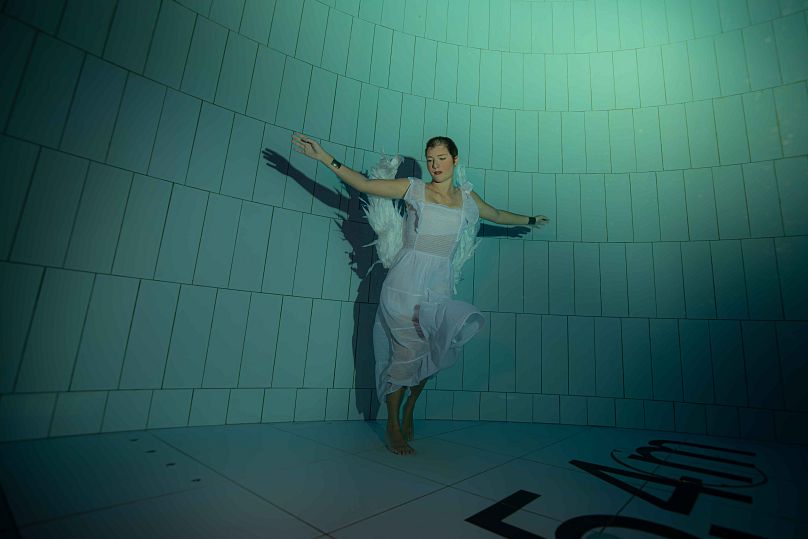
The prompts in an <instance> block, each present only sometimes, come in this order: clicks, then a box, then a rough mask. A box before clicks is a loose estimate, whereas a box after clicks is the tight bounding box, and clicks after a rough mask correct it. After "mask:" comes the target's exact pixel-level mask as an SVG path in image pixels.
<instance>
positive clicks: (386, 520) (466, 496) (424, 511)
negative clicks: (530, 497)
mask: <svg viewBox="0 0 808 539" xmlns="http://www.w3.org/2000/svg"><path fill="white" fill-rule="evenodd" d="M491 505H492V503H491V500H488V499H486V498H482V497H480V496H475V495H473V494H470V493H468V492H464V491H460V490H456V489H453V488H444V489H442V490H440V491H438V492H435V493H433V494H430V495H428V496H424V497H422V498H419V499H417V500H413V501H411V502H410V503H407V504H404V505H401V506H399V507H396V508H395V509H393V510H390V511H387V512H385V513H382V514H380V515H377V516H374V517H373V518H369V519H367V520H363V521H362V522H358V523H356V524H354V525H352V526H349V527H346V528H343V529H340V530H337V531H334V532H331V535H332V536H334V537H335V538H337V539H377V538H379V537H385V538H386V539H388V538H389V539H399V538H400V539H412V538H413V537H422V538H431V537H441V538H443V537H445V538H450V537H451V538H455V537H458V538H461V537H462V538H463V539H496V538H499V539H501V538H502V537H503V535H500V534H496V533H493V532H491V531H488V530H486V529H484V528H482V527H480V526H477V525H474V524H472V523H469V522H467V521H466V519H467V518H469V517H471V516H473V515H476V514H477V513H479V512H481V511H483V510H485V509H487V508H488V507H490V506H491ZM503 521H504V522H506V523H508V524H511V525H513V526H518V527H519V528H521V529H523V530H526V531H530V532H531V533H534V534H541V535H543V536H546V537H551V532H552V531H553V530H554V529H555V528H556V526H557V525H558V522H557V521H555V520H552V519H549V518H547V517H542V516H539V515H536V514H535V513H530V512H528V511H517V512H515V513H514V514H513V515H512V516H510V517H508V518H505V519H504V520H503Z"/></svg>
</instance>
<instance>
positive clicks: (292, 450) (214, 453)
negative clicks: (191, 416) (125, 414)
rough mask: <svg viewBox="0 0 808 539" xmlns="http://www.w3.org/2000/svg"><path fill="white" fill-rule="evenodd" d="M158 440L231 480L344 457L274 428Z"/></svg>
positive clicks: (200, 431) (190, 432) (172, 432)
mask: <svg viewBox="0 0 808 539" xmlns="http://www.w3.org/2000/svg"><path fill="white" fill-rule="evenodd" d="M155 436H157V437H159V438H160V439H162V440H164V441H165V442H166V443H168V444H170V445H172V446H174V447H177V448H178V449H180V450H182V451H184V452H186V453H187V454H189V455H190V456H192V457H193V458H195V459H198V460H199V461H200V462H203V463H205V464H206V465H208V466H210V467H212V468H214V469H215V470H217V471H219V472H221V473H223V474H225V475H227V476H229V477H240V476H241V475H242V474H251V473H256V474H263V475H271V474H272V473H273V472H274V471H275V470H277V469H281V468H286V467H289V466H294V465H299V464H305V463H307V462H313V461H316V460H323V459H327V458H331V457H333V456H335V455H340V454H342V451H340V450H338V449H335V448H333V447H328V446H325V445H323V444H319V443H317V442H315V441H312V440H307V439H306V438H302V437H300V436H295V435H294V434H290V433H288V432H284V431H282V430H279V429H276V428H274V427H273V426H270V425H226V426H221V427H201V428H181V429H166V430H160V431H156V432H155Z"/></svg>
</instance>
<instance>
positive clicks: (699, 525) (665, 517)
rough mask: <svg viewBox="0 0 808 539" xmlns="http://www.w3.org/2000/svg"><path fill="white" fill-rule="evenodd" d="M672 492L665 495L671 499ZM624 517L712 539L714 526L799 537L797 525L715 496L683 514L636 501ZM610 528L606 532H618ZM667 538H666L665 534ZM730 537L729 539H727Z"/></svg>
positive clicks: (629, 537)
mask: <svg viewBox="0 0 808 539" xmlns="http://www.w3.org/2000/svg"><path fill="white" fill-rule="evenodd" d="M670 492H671V491H670V490H668V491H666V492H664V493H662V495H663V496H664V498H663V499H667V497H668V496H669V495H670ZM620 516H627V517H633V518H638V519H642V520H645V521H648V522H656V523H658V524H661V525H663V526H668V527H671V528H674V529H677V530H681V531H683V532H687V533H690V534H692V535H693V536H694V537H708V536H710V534H709V531H710V527H711V525H713V524H715V525H719V526H724V527H728V528H732V529H735V530H739V531H742V532H746V533H751V534H754V535H758V536H760V537H778V538H779V537H795V538H796V537H798V536H797V535H795V530H796V526H795V522H793V521H788V520H785V519H780V518H774V517H770V516H766V515H763V514H761V513H758V512H755V511H750V510H749V508H748V506H747V505H746V504H743V503H738V502H727V503H725V502H723V501H720V502H719V501H716V500H715V499H714V498H713V497H711V496H705V495H704V494H702V495H700V496H699V497H698V499H697V500H696V503H695V505H694V507H693V510H692V511H691V512H690V514H687V515H683V514H679V513H677V512H675V511H667V510H664V509H662V508H659V507H656V506H654V505H652V504H650V503H648V502H647V501H645V500H641V499H638V498H635V499H634V500H632V501H631V502H629V504H628V505H627V506H626V507H625V509H623V511H621V512H620ZM613 529H614V528H607V529H606V533H614V532H612V531H611V530H613ZM662 536H664V535H662ZM619 537H621V538H626V539H633V538H635V537H636V538H640V537H642V538H645V537H648V535H647V534H644V533H641V532H636V531H635V532H632V531H630V530H624V529H621V530H620V532H619ZM726 537H729V536H726Z"/></svg>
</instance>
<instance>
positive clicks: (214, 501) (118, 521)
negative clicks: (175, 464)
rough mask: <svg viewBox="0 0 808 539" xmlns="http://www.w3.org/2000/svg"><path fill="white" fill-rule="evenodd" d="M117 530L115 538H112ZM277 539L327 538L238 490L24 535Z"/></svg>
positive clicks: (103, 514)
mask: <svg viewBox="0 0 808 539" xmlns="http://www.w3.org/2000/svg"><path fill="white" fill-rule="evenodd" d="M113 530H114V534H113V533H112V532H113ZM268 530H272V536H273V537H284V538H285V539H297V538H299V539H304V538H305V539H308V538H316V537H322V536H323V532H322V531H321V530H316V529H314V528H313V527H311V526H309V525H307V524H305V523H304V522H301V521H300V520H298V519H296V518H294V517H292V516H290V515H288V514H287V513H285V512H283V511H281V510H280V509H278V508H277V507H274V506H273V505H271V504H269V503H267V502H266V501H264V500H262V499H260V498H259V497H258V496H255V495H254V494H251V493H249V492H247V491H246V490H244V489H242V488H240V487H237V486H235V485H227V484H225V485H221V486H219V487H216V488H200V489H196V490H192V491H186V492H181V493H177V494H169V495H166V496H160V497H156V498H151V499H148V500H143V501H139V502H134V503H130V504H126V505H120V506H117V507H113V508H109V509H103V510H100V511H93V512H91V513H85V514H82V515H78V516H74V517H68V518H63V519H58V520H53V521H50V522H47V523H44V524H35V525H33V526H31V527H28V528H23V529H22V530H21V535H22V537H26V538H28V537H30V538H32V539H33V538H37V539H39V538H50V537H53V538H59V539H63V538H65V539H67V538H77V539H79V538H81V539H85V538H88V537H112V536H113V535H114V537H116V538H118V539H126V538H130V537H131V538H133V539H134V538H141V537H149V538H163V537H164V538H166V539H169V538H177V537H203V538H204V537H228V538H233V539H236V538H242V537H243V538H258V537H267V531H268Z"/></svg>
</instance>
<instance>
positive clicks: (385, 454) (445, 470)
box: [358, 438, 510, 485]
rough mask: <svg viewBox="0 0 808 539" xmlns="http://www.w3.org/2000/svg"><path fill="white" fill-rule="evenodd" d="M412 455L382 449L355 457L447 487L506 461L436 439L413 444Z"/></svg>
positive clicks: (497, 455) (505, 458) (493, 454)
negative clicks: (413, 451)
mask: <svg viewBox="0 0 808 539" xmlns="http://www.w3.org/2000/svg"><path fill="white" fill-rule="evenodd" d="M410 445H411V446H412V447H413V448H414V449H415V451H416V452H415V454H413V455H396V454H393V453H391V452H390V451H388V450H387V449H386V448H381V449H374V450H371V451H366V452H363V453H359V454H358V456H360V457H362V458H365V459H369V460H373V461H376V462H380V463H382V464H385V465H387V466H391V467H393V468H398V469H399V470H403V471H405V472H409V473H412V474H416V475H419V476H421V477H425V478H428V479H431V480H433V481H438V482H440V483H443V484H446V485H450V484H452V483H455V482H457V481H462V480H463V479H466V478H467V477H471V476H472V475H475V474H478V473H480V472H482V471H485V470H488V469H491V468H493V467H495V466H498V465H500V464H502V463H504V462H506V461H508V460H510V457H508V456H507V455H502V454H500V453H492V452H490V451H483V450H481V449H475V448H473V447H468V446H464V445H459V444H456V443H453V442H449V441H446V440H441V439H440V438H424V439H421V440H414V441H413V442H411V443H410Z"/></svg>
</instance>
